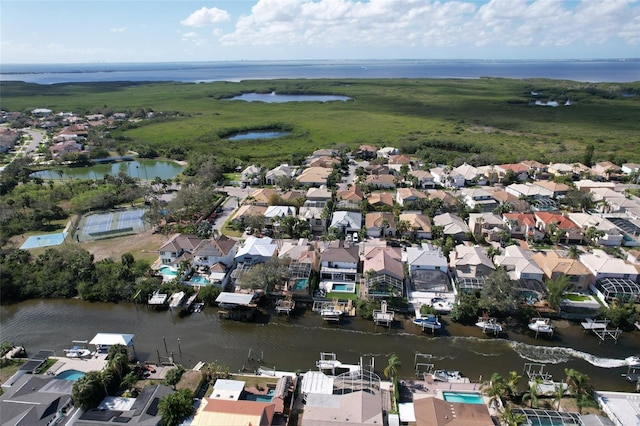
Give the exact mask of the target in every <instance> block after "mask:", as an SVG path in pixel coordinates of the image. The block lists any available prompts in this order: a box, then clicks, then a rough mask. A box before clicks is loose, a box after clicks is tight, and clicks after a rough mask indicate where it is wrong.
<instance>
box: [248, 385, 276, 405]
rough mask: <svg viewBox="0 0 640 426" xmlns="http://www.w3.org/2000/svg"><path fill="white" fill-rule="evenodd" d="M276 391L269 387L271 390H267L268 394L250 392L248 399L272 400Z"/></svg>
mask: <svg viewBox="0 0 640 426" xmlns="http://www.w3.org/2000/svg"><path fill="white" fill-rule="evenodd" d="M275 393H276V391H275V389H271V388H269V391H268V392H267V394H266V395H256V394H249V395H247V399H248V400H249V401H257V402H271V400H272V399H273V396H274V395H275Z"/></svg>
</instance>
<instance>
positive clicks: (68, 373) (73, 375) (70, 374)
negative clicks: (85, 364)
mask: <svg viewBox="0 0 640 426" xmlns="http://www.w3.org/2000/svg"><path fill="white" fill-rule="evenodd" d="M81 377H84V373H83V372H82V371H78V370H65V371H63V372H62V373H58V374H56V379H62V380H72V381H74V382H75V381H76V380H78V379H79V378H81Z"/></svg>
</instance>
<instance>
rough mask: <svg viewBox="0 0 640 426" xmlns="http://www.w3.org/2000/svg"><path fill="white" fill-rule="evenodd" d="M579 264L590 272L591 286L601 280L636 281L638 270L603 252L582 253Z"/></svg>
mask: <svg viewBox="0 0 640 426" xmlns="http://www.w3.org/2000/svg"><path fill="white" fill-rule="evenodd" d="M580 262H582V264H583V265H584V266H586V267H587V269H588V270H589V271H590V272H591V284H593V283H595V282H596V281H597V280H600V279H602V278H626V279H629V280H631V281H636V280H637V279H638V269H637V268H636V267H635V266H634V265H632V264H630V263H627V262H625V261H624V260H622V259H618V258H616V257H613V256H609V255H608V254H607V253H606V252H604V251H603V250H599V249H596V250H593V251H592V252H591V253H588V252H587V253H582V254H581V255H580Z"/></svg>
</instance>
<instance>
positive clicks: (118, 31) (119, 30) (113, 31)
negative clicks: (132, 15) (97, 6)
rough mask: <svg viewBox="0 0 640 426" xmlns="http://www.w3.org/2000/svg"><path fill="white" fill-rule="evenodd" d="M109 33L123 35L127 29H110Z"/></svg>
mask: <svg viewBox="0 0 640 426" xmlns="http://www.w3.org/2000/svg"><path fill="white" fill-rule="evenodd" d="M109 31H111V32H112V33H123V32H125V31H127V27H118V28H115V27H114V28H110V29H109Z"/></svg>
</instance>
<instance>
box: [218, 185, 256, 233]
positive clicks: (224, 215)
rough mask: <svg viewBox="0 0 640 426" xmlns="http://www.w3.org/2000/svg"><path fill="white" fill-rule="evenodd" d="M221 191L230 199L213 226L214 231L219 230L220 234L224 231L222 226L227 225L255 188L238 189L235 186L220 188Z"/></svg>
mask: <svg viewBox="0 0 640 426" xmlns="http://www.w3.org/2000/svg"><path fill="white" fill-rule="evenodd" d="M220 190H221V191H224V192H226V193H227V194H229V197H228V198H227V200H226V201H225V202H224V204H223V205H222V212H220V213H219V214H218V217H217V218H216V221H215V223H214V224H213V229H217V230H218V232H220V231H221V230H222V225H224V224H225V222H226V221H227V220H229V217H231V215H232V214H233V212H235V211H236V210H237V209H238V206H239V205H240V204H242V201H243V200H244V199H245V198H247V195H249V194H250V193H251V192H253V190H254V189H253V188H238V187H235V186H225V187H223V188H220Z"/></svg>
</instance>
